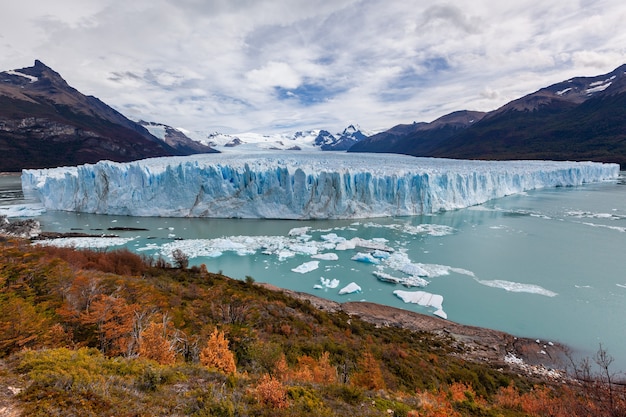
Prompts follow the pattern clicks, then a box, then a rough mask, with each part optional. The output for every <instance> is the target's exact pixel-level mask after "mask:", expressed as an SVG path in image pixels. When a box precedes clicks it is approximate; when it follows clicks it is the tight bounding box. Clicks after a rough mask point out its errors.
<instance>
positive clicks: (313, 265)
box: [292, 261, 320, 274]
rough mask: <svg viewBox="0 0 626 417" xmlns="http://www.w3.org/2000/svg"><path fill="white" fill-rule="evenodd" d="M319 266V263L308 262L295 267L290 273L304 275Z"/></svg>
mask: <svg viewBox="0 0 626 417" xmlns="http://www.w3.org/2000/svg"><path fill="white" fill-rule="evenodd" d="M319 265H320V263H319V261H309V262H305V263H303V264H302V265H300V266H297V267H296V268H293V269H292V271H293V272H297V273H299V274H306V273H307V272H311V271H314V270H316V269H317V268H319Z"/></svg>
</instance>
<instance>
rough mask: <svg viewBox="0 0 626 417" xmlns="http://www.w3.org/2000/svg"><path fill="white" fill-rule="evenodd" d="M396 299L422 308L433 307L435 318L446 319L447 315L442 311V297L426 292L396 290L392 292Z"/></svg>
mask: <svg viewBox="0 0 626 417" xmlns="http://www.w3.org/2000/svg"><path fill="white" fill-rule="evenodd" d="M393 293H394V294H395V295H396V296H398V298H400V299H401V300H402V301H404V302H405V303H413V304H418V305H421V306H423V307H434V308H435V309H436V310H435V312H434V313H433V314H434V315H435V316H439V317H441V318H444V319H447V318H448V315H447V314H446V313H445V311H443V306H442V304H443V296H442V295H439V294H432V293H429V292H426V291H414V292H411V291H401V290H396V291H394V292H393Z"/></svg>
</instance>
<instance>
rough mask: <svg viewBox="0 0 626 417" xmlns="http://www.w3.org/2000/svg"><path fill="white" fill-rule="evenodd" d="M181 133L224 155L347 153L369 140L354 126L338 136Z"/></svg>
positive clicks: (318, 132) (315, 131)
mask: <svg viewBox="0 0 626 417" xmlns="http://www.w3.org/2000/svg"><path fill="white" fill-rule="evenodd" d="M178 130H180V131H181V132H183V133H184V134H185V135H187V136H188V137H189V138H191V139H193V140H195V141H197V142H200V143H202V144H204V145H207V146H211V147H212V148H214V149H217V150H219V151H220V152H253V151H257V150H263V151H268V150H284V151H320V150H324V151H327V150H331V151H343V150H346V149H348V148H349V147H350V146H352V145H353V144H354V143H356V142H358V141H360V140H362V139H364V138H366V137H367V134H366V133H363V132H362V131H361V130H360V129H359V128H358V127H355V126H354V125H350V126H348V127H347V128H346V129H344V130H343V132H340V133H336V134H332V133H330V132H328V131H326V130H321V129H312V130H304V131H298V132H295V133H275V134H260V133H254V132H244V133H236V134H226V133H219V132H202V131H189V130H186V129H182V128H178Z"/></svg>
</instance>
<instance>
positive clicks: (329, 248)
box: [0, 172, 626, 371]
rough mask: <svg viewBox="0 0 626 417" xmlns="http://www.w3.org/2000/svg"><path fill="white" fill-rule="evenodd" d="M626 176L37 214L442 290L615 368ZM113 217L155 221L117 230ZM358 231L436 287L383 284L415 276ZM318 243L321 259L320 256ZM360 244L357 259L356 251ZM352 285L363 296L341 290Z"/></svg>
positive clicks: (186, 246)
mask: <svg viewBox="0 0 626 417" xmlns="http://www.w3.org/2000/svg"><path fill="white" fill-rule="evenodd" d="M624 175H626V173H624V172H622V175H621V177H620V179H619V180H617V181H611V182H604V183H600V184H589V185H584V186H580V187H572V188H556V189H543V190H537V191H532V192H527V193H524V194H520V195H514V196H510V197H505V198H501V199H497V200H493V201H490V202H487V203H485V204H482V205H480V206H475V207H470V208H467V209H463V210H456V211H451V212H443V213H438V214H435V215H428V216H414V217H399V218H377V219H367V220H358V221H353V220H333V221H325V220H324V221H321V220H316V221H289V220H240V219H191V218H140V217H129V216H104V215H92V214H81V213H68V212H43V213H41V214H39V215H37V216H36V218H37V219H38V220H39V221H40V222H41V225H42V229H43V230H45V231H59V232H69V231H80V232H84V233H106V234H109V233H115V234H117V235H119V236H120V238H123V239H120V240H109V241H107V242H108V243H103V239H90V240H83V241H75V242H67V243H68V244H74V245H78V246H80V245H91V246H97V245H102V244H105V245H110V244H111V243H116V245H115V246H111V247H112V248H121V247H127V248H129V249H130V250H133V251H136V252H138V253H141V254H145V255H153V256H166V255H168V254H169V253H171V250H172V249H175V248H180V249H181V250H183V251H184V252H185V253H187V254H188V255H189V256H191V259H190V263H191V264H192V265H199V264H202V263H204V264H206V266H207V268H208V269H209V271H214V272H217V271H221V272H222V273H224V274H225V275H228V276H231V277H233V278H239V279H244V278H245V277H246V276H251V277H252V278H254V279H255V280H256V281H257V282H268V283H271V284H274V285H276V286H279V287H283V288H289V289H292V290H296V291H304V292H308V293H311V294H315V295H318V296H320V297H325V298H329V299H332V300H336V301H340V302H341V301H359V300H366V301H371V302H376V303H380V304H386V305H390V306H394V307H399V308H404V309H408V310H412V311H416V312H420V313H424V314H433V312H434V311H435V308H433V307H423V306H420V305H417V304H410V303H405V302H404V301H402V300H401V299H400V298H398V296H396V295H394V293H393V292H394V291H395V290H401V291H408V292H415V291H426V292H428V293H432V294H436V295H441V296H442V297H443V310H444V311H445V313H446V314H447V318H448V319H449V320H452V321H455V322H458V323H463V324H470V325H476V326H482V327H489V328H494V329H499V330H503V331H506V332H509V333H512V334H515V335H518V336H524V337H532V338H536V339H540V341H541V342H540V344H538V346H537V349H538V350H541V349H542V347H543V344H547V343H548V342H550V341H554V342H557V341H558V342H561V343H564V344H566V345H568V346H570V347H571V348H572V349H573V351H574V352H575V354H576V356H579V357H580V356H592V355H593V353H594V352H595V351H596V350H597V348H598V346H599V344H600V343H602V345H603V346H604V347H605V348H606V349H607V350H608V351H609V353H610V354H611V355H612V356H613V357H614V358H615V362H614V367H615V369H614V370H622V371H626V178H625V177H624ZM19 190H20V182H19V177H18V176H0V206H2V207H0V214H7V213H9V212H14V210H13V211H12V210H9V209H8V208H7V206H13V208H15V207H18V206H19V205H23V204H24V203H26V202H25V201H24V200H23V199H22V197H21V195H20V192H19ZM29 213H30V212H29V211H24V212H23V214H24V215H29ZM110 227H116V228H123V227H131V228H143V229H147V230H133V231H108V230H107V229H108V228H110ZM355 237H356V238H360V239H362V240H364V241H366V242H369V243H368V245H384V246H385V247H386V248H387V249H391V250H393V253H394V254H396V255H398V254H400V255H401V257H400V259H404V260H406V261H408V262H410V263H411V264H412V265H414V266H417V267H420V268H422V269H424V270H425V271H427V272H428V273H429V275H430V276H428V277H425V279H426V280H427V281H428V282H429V283H428V285H427V286H425V287H423V288H415V287H413V288H406V287H404V286H402V285H398V284H390V283H387V282H382V281H380V280H379V279H377V277H376V276H374V272H383V273H385V274H387V275H389V276H393V277H406V276H407V275H406V274H405V273H404V272H402V270H401V268H398V264H397V262H396V264H394V263H393V262H391V261H390V260H389V259H383V258H373V259H374V262H379V264H378V265H375V264H372V263H365V262H362V260H367V259H364V258H366V257H364V256H363V255H366V254H371V253H373V249H372V248H371V247H370V248H363V247H356V248H354V249H345V250H337V249H336V248H337V245H336V244H337V242H345V241H346V240H350V239H352V238H355ZM372 242H373V243H372ZM277 248H278V249H277ZM270 249H271V250H270ZM314 253H315V254H318V255H319V254H325V255H324V256H322V257H321V259H316V258H313V257H312V255H313V254H314ZM329 253H330V254H334V255H328V254H329ZM359 253H360V254H361V256H357V258H361V261H359V260H355V259H353V258H355V255H358V254H359ZM335 255H336V260H335V259H334V258H335ZM396 257H397V256H396ZM369 260H372V258H369ZM311 262H316V264H315V263H311ZM303 265H304V267H303ZM299 267H300V269H298V268H299ZM294 269H295V270H296V271H297V270H301V271H303V272H295V271H294ZM333 280H338V281H339V282H337V281H335V282H334V283H333V282H332V281H333ZM352 282H354V283H356V284H357V285H358V286H359V287H360V288H361V292H358V293H352V294H345V295H340V294H339V290H340V289H342V288H344V287H345V286H347V285H348V284H350V283H352ZM328 285H331V286H334V288H330V287H329V286H328ZM316 286H317V287H318V289H316V288H315V287H316ZM319 287H322V288H319Z"/></svg>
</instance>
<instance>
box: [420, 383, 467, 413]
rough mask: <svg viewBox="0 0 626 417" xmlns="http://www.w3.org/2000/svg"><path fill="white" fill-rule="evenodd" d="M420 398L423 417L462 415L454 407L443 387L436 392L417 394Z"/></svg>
mask: <svg viewBox="0 0 626 417" xmlns="http://www.w3.org/2000/svg"><path fill="white" fill-rule="evenodd" d="M417 396H418V398H419V399H420V403H421V407H420V412H419V413H418V414H417V415H419V416H422V417H460V416H461V415H460V414H459V413H458V412H457V411H456V410H455V409H454V408H453V407H452V404H451V403H450V401H449V400H448V395H447V394H446V392H445V391H443V390H442V389H439V391H437V392H436V393H431V392H428V391H425V392H421V393H419V392H418V394H417Z"/></svg>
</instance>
